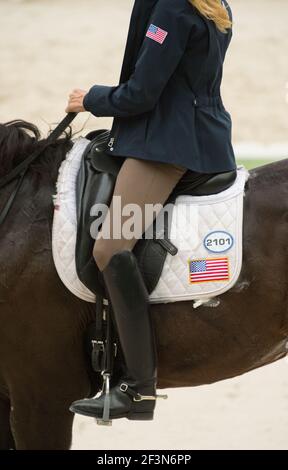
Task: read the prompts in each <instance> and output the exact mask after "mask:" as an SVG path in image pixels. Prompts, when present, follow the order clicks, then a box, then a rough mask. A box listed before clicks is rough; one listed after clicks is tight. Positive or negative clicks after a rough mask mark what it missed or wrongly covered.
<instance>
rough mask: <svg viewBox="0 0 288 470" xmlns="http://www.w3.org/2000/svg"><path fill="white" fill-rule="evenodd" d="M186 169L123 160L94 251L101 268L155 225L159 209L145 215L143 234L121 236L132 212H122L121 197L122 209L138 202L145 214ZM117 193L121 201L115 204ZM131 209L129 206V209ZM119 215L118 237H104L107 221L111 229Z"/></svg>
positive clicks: (134, 243)
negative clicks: (148, 205) (146, 207)
mask: <svg viewBox="0 0 288 470" xmlns="http://www.w3.org/2000/svg"><path fill="white" fill-rule="evenodd" d="M186 171H187V170H186V169H185V168H182V167H179V166H177V165H170V164H167V163H158V162H152V161H147V160H139V159H136V158H127V159H126V160H125V161H124V163H123V165H122V167H121V170H120V172H119V174H118V177H117V180H116V185H115V189H114V194H113V198H112V202H111V205H110V210H109V212H108V214H107V216H106V218H105V220H104V222H103V225H102V229H101V231H100V232H99V234H98V238H97V240H96V243H95V247H94V251H93V255H94V259H95V261H96V263H97V266H98V268H99V269H100V271H103V269H104V268H105V267H106V266H107V265H108V263H109V261H110V259H111V258H112V256H113V255H114V254H115V253H117V252H119V251H123V250H132V249H133V248H134V246H135V245H136V243H137V240H139V239H140V238H141V236H142V234H143V233H144V232H145V231H146V230H147V228H148V227H149V226H150V225H151V224H152V222H153V219H155V217H156V215H157V211H154V213H153V214H152V215H151V216H150V217H149V216H148V217H147V215H146V216H145V217H142V218H141V220H142V221H143V223H142V226H141V230H140V231H139V232H141V233H138V234H137V235H136V236H135V234H134V236H133V238H131V239H127V238H126V237H124V236H123V235H122V233H121V228H122V227H123V224H125V222H127V221H128V219H129V218H131V214H130V215H127V212H126V213H125V215H124V214H123V213H122V211H121V212H120V211H119V209H118V207H119V200H120V198H119V196H120V197H121V208H122V210H123V208H124V207H126V206H127V205H128V204H136V205H137V206H139V208H140V209H141V211H142V214H143V213H144V212H145V206H146V205H147V204H152V205H155V204H161V205H164V204H165V202H166V201H167V199H168V197H169V195H170V194H171V192H172V191H173V189H174V187H175V186H176V184H177V183H178V181H179V180H180V179H181V178H182V176H183V175H184V173H185V172H186ZM117 196H118V198H117V199H118V201H117V203H116V197H117ZM114 204H115V205H114ZM128 209H129V207H128V208H127V210H128ZM115 211H117V213H115ZM119 212H120V213H119ZM158 212H159V211H158ZM116 218H117V221H118V225H119V224H120V226H121V227H120V231H118V234H119V233H120V236H119V235H117V238H115V234H114V236H113V235H112V236H111V237H110V238H103V237H102V236H101V232H102V231H103V233H108V232H109V229H108V227H107V224H108V226H109V227H110V228H111V227H112V226H113V220H115V219H116ZM107 230H108V232H107ZM110 233H111V232H110ZM118 237H119V238H118Z"/></svg>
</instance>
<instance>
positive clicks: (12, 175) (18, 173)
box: [0, 113, 77, 225]
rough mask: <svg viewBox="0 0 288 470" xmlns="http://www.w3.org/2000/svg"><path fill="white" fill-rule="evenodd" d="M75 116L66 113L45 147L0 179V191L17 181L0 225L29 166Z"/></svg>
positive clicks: (2, 212)
mask: <svg viewBox="0 0 288 470" xmlns="http://www.w3.org/2000/svg"><path fill="white" fill-rule="evenodd" d="M76 116H77V113H68V114H67V116H65V118H64V119H63V120H62V121H61V122H60V123H59V124H58V126H57V127H55V129H54V130H53V131H52V132H51V134H50V135H49V137H48V138H47V139H46V143H45V145H44V146H43V147H42V148H41V149H38V150H35V152H33V153H32V154H31V155H29V156H28V157H27V158H25V160H23V162H21V163H19V165H17V166H16V167H15V168H13V169H12V170H11V171H10V172H9V173H8V174H7V175H5V176H3V177H2V178H0V189H1V188H4V187H5V186H6V185H7V184H8V183H10V182H11V181H13V180H15V179H16V178H18V181H17V184H16V186H15V188H14V190H13V191H12V193H11V195H10V196H9V198H8V201H7V202H6V204H5V206H4V207H3V209H2V210H1V212H0V225H1V224H2V223H3V222H4V220H5V219H6V217H7V215H8V213H9V210H10V209H11V207H12V204H13V202H14V200H15V197H16V196H17V194H18V191H19V189H20V188H21V185H22V183H23V180H24V176H25V174H26V172H27V170H28V169H29V167H30V165H31V164H32V163H33V162H34V161H35V160H37V158H39V157H40V155H42V153H43V152H44V150H46V148H47V147H48V146H49V145H51V143H53V142H56V140H57V139H58V137H60V136H61V134H62V133H63V132H64V131H65V129H67V127H68V126H69V125H70V124H71V122H72V121H73V119H75V117H76Z"/></svg>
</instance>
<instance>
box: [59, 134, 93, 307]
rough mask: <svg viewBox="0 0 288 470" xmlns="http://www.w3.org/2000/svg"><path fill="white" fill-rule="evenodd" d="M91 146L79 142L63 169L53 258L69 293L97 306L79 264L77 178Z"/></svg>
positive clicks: (61, 168)
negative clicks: (77, 248)
mask: <svg viewBox="0 0 288 470" xmlns="http://www.w3.org/2000/svg"><path fill="white" fill-rule="evenodd" d="M89 143H90V140H88V139H85V138H84V137H80V138H78V139H77V140H76V141H75V142H74V145H73V147H72V149H71V150H70V151H69V152H68V153H67V156H66V159H65V160H63V162H62V164H61V166H60V169H59V176H58V180H57V183H56V190H57V194H56V195H55V196H53V202H54V219H53V228H52V254H53V258H54V263H55V267H56V270H57V272H58V275H59V277H60V279H61V281H62V282H63V284H64V285H65V286H66V287H67V289H69V290H70V291H71V292H72V294H74V295H76V297H79V298H80V299H82V300H86V301H87V302H95V295H94V294H93V293H92V292H90V290H89V289H87V287H86V286H85V285H84V284H83V283H82V282H81V281H80V279H79V278H78V275H77V272H76V264H75V246H76V234H77V218H76V191H75V190H76V178H77V174H78V171H79V168H80V164H81V158H82V155H83V152H84V150H85V149H86V147H87V145H88V144H89Z"/></svg>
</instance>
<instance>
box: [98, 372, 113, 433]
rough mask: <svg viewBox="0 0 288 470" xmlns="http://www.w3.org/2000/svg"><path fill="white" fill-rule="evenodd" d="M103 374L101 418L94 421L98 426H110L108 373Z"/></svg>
mask: <svg viewBox="0 0 288 470" xmlns="http://www.w3.org/2000/svg"><path fill="white" fill-rule="evenodd" d="M102 375H103V390H102V393H103V394H105V398H104V407H103V416H102V419H97V420H96V422H97V424H99V426H112V420H111V419H110V374H108V373H104V374H102Z"/></svg>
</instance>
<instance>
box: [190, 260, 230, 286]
mask: <svg viewBox="0 0 288 470" xmlns="http://www.w3.org/2000/svg"><path fill="white" fill-rule="evenodd" d="M213 281H214V282H217V281H229V259H228V258H205V259H198V260H194V261H189V282H190V284H194V283H198V282H213Z"/></svg>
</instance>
